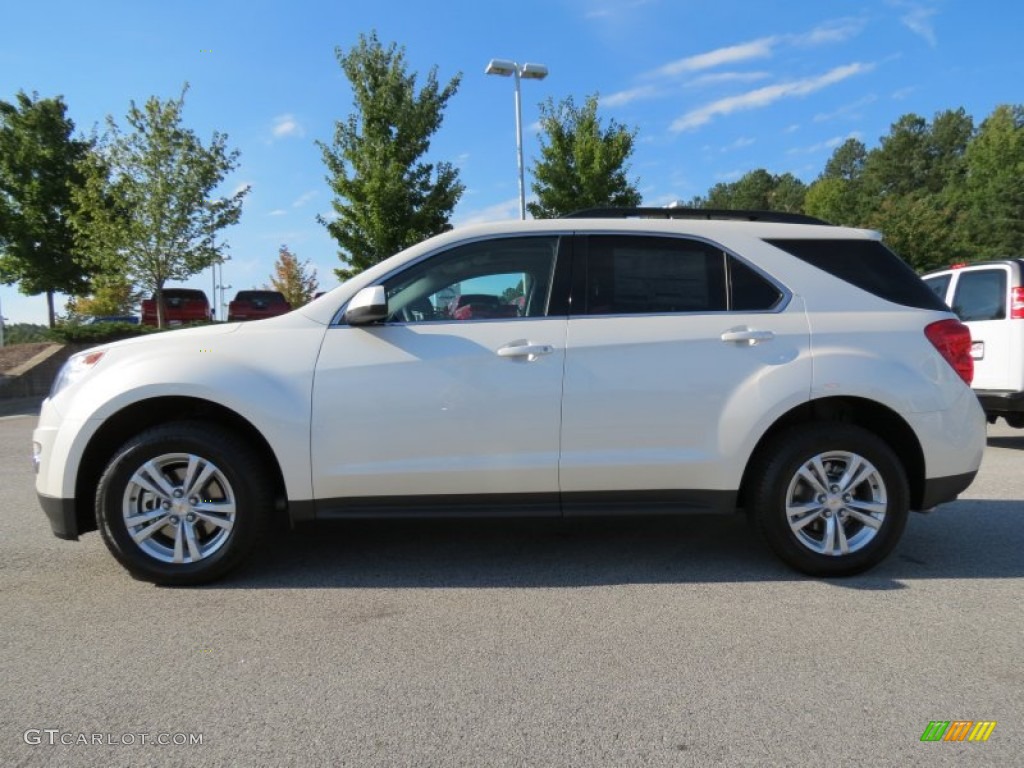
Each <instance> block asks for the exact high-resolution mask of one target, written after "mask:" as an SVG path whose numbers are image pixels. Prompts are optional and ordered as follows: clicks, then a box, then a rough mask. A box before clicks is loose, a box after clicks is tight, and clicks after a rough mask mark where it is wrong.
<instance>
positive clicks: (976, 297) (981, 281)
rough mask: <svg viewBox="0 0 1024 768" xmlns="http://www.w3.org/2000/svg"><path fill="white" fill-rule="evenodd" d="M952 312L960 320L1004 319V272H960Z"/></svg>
mask: <svg viewBox="0 0 1024 768" xmlns="http://www.w3.org/2000/svg"><path fill="white" fill-rule="evenodd" d="M953 311H954V312H956V313H957V315H959V316H960V319H961V320H1003V319H1005V318H1006V270H1004V269H974V270H971V271H970V272H961V273H960V280H959V281H957V284H956V292H955V293H954V294H953Z"/></svg>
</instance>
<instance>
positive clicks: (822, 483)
mask: <svg viewBox="0 0 1024 768" xmlns="http://www.w3.org/2000/svg"><path fill="white" fill-rule="evenodd" d="M800 477H802V478H803V479H804V480H806V481H807V482H808V483H810V484H811V487H812V488H814V491H815V493H826V492H827V491H828V488H826V486H827V485H828V473H827V472H826V471H825V467H823V466H822V464H821V457H820V456H815V457H814V459H813V460H811V461H809V462H807V463H806V464H804V465H803V466H802V467H800Z"/></svg>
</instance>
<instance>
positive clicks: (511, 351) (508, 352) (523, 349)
mask: <svg viewBox="0 0 1024 768" xmlns="http://www.w3.org/2000/svg"><path fill="white" fill-rule="evenodd" d="M554 351H555V348H554V347H552V346H551V345H550V344H506V345H505V346H504V347H501V348H500V349H499V350H498V357H525V358H526V359H527V360H529V361H530V362H533V361H534V360H536V359H537V358H538V357H540V356H541V355H550V354H551V353H552V352H554Z"/></svg>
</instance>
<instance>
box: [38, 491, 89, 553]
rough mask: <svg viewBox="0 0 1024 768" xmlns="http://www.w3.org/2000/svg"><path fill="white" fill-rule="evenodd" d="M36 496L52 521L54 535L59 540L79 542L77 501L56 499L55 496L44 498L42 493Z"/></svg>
mask: <svg viewBox="0 0 1024 768" xmlns="http://www.w3.org/2000/svg"><path fill="white" fill-rule="evenodd" d="M36 496H37V497H38V498H39V505H40V506H41V507H42V508H43V512H45V513H46V516H47V517H48V518H49V519H50V528H52V529H53V535H54V536H56V537H57V538H58V539H65V540H67V541H78V534H79V533H80V532H81V528H80V526H79V524H78V514H77V511H76V509H75V500H74V499H55V498H54V497H53V496H44V495H43V494H41V493H37V494H36Z"/></svg>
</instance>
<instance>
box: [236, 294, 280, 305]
mask: <svg viewBox="0 0 1024 768" xmlns="http://www.w3.org/2000/svg"><path fill="white" fill-rule="evenodd" d="M235 301H262V302H264V303H266V304H278V303H281V302H283V301H284V296H283V295H282V294H281V293H280V292H279V291H239V292H238V295H237V296H235Z"/></svg>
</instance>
